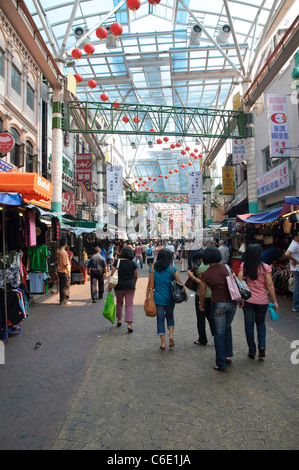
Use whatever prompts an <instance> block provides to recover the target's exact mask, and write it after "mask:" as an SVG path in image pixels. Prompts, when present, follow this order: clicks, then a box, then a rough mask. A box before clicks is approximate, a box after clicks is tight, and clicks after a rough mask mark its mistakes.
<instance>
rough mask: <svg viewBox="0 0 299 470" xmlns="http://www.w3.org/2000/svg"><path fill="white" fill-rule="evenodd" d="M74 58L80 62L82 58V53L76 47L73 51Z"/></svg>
mask: <svg viewBox="0 0 299 470" xmlns="http://www.w3.org/2000/svg"><path fill="white" fill-rule="evenodd" d="M72 56H73V57H74V59H76V60H78V59H80V58H81V57H82V51H81V50H80V49H78V48H77V47H76V48H75V49H73V50H72Z"/></svg>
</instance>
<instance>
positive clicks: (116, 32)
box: [110, 23, 123, 38]
mask: <svg viewBox="0 0 299 470" xmlns="http://www.w3.org/2000/svg"><path fill="white" fill-rule="evenodd" d="M110 31H111V34H113V36H115V37H116V38H117V37H118V36H120V35H121V34H122V32H123V27H122V25H121V24H119V23H113V24H112V25H111V26H110Z"/></svg>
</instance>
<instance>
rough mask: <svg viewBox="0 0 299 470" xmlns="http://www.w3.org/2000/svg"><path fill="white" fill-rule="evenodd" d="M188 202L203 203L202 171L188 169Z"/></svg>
mask: <svg viewBox="0 0 299 470" xmlns="http://www.w3.org/2000/svg"><path fill="white" fill-rule="evenodd" d="M188 183H189V204H203V190H202V172H201V171H189V172H188Z"/></svg>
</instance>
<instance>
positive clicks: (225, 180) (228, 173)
mask: <svg viewBox="0 0 299 470" xmlns="http://www.w3.org/2000/svg"><path fill="white" fill-rule="evenodd" d="M222 186H223V194H225V195H229V194H234V176H233V167H232V166H223V167H222Z"/></svg>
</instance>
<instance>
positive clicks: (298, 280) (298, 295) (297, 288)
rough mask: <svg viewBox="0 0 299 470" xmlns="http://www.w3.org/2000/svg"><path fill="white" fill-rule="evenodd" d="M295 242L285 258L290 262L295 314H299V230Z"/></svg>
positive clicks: (294, 237) (294, 238)
mask: <svg viewBox="0 0 299 470" xmlns="http://www.w3.org/2000/svg"><path fill="white" fill-rule="evenodd" d="M292 237H293V241H292V243H291V244H290V246H289V248H288V249H287V251H286V253H285V256H286V258H288V259H289V260H290V268H291V272H292V274H293V277H294V291H293V312H299V230H295V231H294V232H293V233H292Z"/></svg>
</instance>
